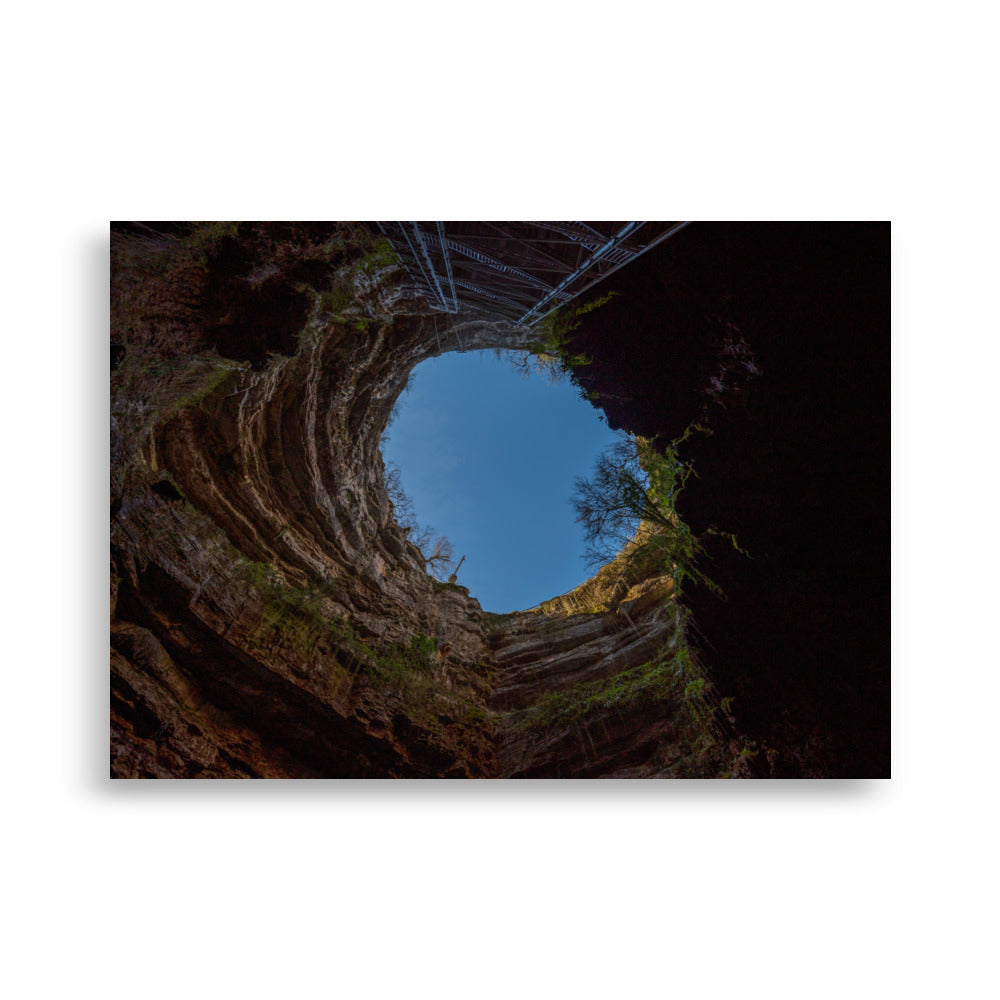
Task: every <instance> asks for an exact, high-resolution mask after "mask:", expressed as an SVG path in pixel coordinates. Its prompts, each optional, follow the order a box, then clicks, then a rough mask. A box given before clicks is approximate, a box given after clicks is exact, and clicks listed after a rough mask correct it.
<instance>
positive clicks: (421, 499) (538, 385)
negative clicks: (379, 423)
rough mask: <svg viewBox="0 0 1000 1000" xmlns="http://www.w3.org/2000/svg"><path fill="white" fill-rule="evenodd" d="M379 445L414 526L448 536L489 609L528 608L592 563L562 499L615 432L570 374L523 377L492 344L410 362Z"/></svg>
mask: <svg viewBox="0 0 1000 1000" xmlns="http://www.w3.org/2000/svg"><path fill="white" fill-rule="evenodd" d="M396 408H397V411H398V412H397V415H396V419H395V421H394V423H393V424H392V426H391V427H390V428H389V431H388V435H387V437H388V440H387V441H386V443H385V444H384V446H383V455H384V457H385V459H386V460H387V461H389V462H394V463H395V464H396V465H398V466H399V467H400V469H401V472H402V480H403V486H404V488H405V490H406V492H407V493H408V494H409V496H410V497H411V498H412V500H413V503H414V507H415V509H416V516H417V520H418V521H419V522H420V524H422V525H423V524H429V525H430V526H431V527H433V528H434V530H435V531H436V532H437V533H438V534H443V535H447V537H448V538H449V539H451V542H452V544H453V545H454V548H455V559H456V560H457V559H459V558H461V556H463V555H464V556H465V557H466V559H465V562H464V563H463V565H462V567H461V569H460V570H459V572H458V582H459V583H461V584H464V585H465V586H466V587H468V588H469V590H470V591H471V593H472V596H473V597H476V598H478V599H479V601H480V603H481V604H482V606H483V608H484V609H486V610H487V611H495V612H501V613H502V612H507V611H515V610H522V609H525V608H529V607H533V606H534V605H535V604H538V603H539V602H540V601H544V600H546V599H547V598H549V597H555V596H556V595H558V594H562V593H564V592H565V591H567V590H570V589H572V588H573V587H575V586H576V585H577V584H579V583H582V582H583V581H584V580H585V579H587V577H588V576H589V575H590V573H589V572H588V570H587V567H586V565H585V563H584V561H583V559H582V558H581V554H582V552H583V550H584V547H585V546H584V539H583V533H582V531H581V529H580V526H579V525H578V524H576V523H575V521H574V519H573V517H574V515H573V509H572V507H571V506H570V503H569V501H570V497H571V495H572V493H573V480H574V479H575V478H576V477H577V476H580V475H589V474H590V472H591V470H592V467H593V464H594V461H595V459H596V458H597V456H598V454H599V453H600V452H601V451H602V450H603V449H604V448H605V447H606V446H607V445H608V444H610V443H611V442H612V441H613V440H614V439H615V434H614V433H613V432H612V431H610V430H608V428H607V426H606V425H605V424H604V423H603V422H602V419H601V414H600V411H599V410H596V409H595V408H594V407H592V406H591V405H590V404H589V403H587V402H585V401H584V400H582V399H580V398H579V396H578V395H577V391H576V389H574V388H573V386H572V385H570V384H569V383H568V382H566V381H563V382H557V383H552V382H549V381H548V380H547V379H546V378H545V377H544V376H542V375H539V374H533V375H531V376H530V377H529V378H525V377H524V376H522V375H520V374H519V373H518V372H516V371H514V370H513V368H512V367H511V365H510V362H509V361H506V360H500V359H498V358H497V357H496V355H495V354H494V353H493V352H492V351H471V352H469V353H468V354H459V353H449V354H445V355H442V356H441V357H439V358H432V359H430V360H428V361H425V362H423V363H422V364H420V365H418V366H417V368H416V369H415V371H414V373H413V379H412V385H411V389H410V391H409V392H406V393H404V394H403V395H402V396H401V397H400V400H399V402H398V403H397V407H396Z"/></svg>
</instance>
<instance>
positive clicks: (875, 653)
mask: <svg viewBox="0 0 1000 1000" xmlns="http://www.w3.org/2000/svg"><path fill="white" fill-rule="evenodd" d="M889 278H890V233H889V226H888V224H885V223H698V224H696V225H691V226H688V227H687V228H686V229H685V230H684V231H683V232H681V233H679V234H678V235H677V236H676V237H674V238H673V239H671V240H669V241H668V242H667V243H665V244H663V246H662V247H660V248H657V249H656V250H654V251H652V252H651V253H650V254H648V255H647V256H646V257H644V258H642V259H640V260H639V261H637V262H636V263H635V264H634V265H632V266H631V267H629V268H626V269H623V270H622V271H621V272H619V273H618V274H616V275H615V276H613V277H612V278H610V279H609V280H608V281H607V282H606V283H605V284H604V285H602V290H603V291H614V292H616V293H617V298H615V299H613V300H612V301H611V302H610V303H609V304H608V305H607V306H606V307H605V308H604V309H602V310H600V311H598V312H596V313H594V314H592V315H589V316H587V317H585V319H584V321H583V322H582V323H581V325H580V328H579V329H578V330H577V331H576V334H575V340H574V342H573V344H572V349H573V350H575V351H580V352H586V353H587V354H589V355H591V356H592V358H593V363H592V364H591V365H589V366H587V367H586V368H585V369H581V371H580V372H579V373H578V375H577V378H578V380H579V381H580V383H581V385H583V386H584V387H585V388H586V389H587V390H588V391H590V392H593V393H596V394H597V395H598V396H599V400H598V403H597V404H596V405H600V406H601V407H602V408H603V409H604V410H605V412H606V413H607V414H608V417H609V423H610V424H611V425H612V426H624V427H628V428H629V429H631V430H633V431H635V432H637V433H640V434H643V435H647V436H649V437H652V438H656V439H658V440H659V441H660V442H665V441H670V440H672V439H674V438H676V437H677V436H678V435H679V434H681V433H682V432H683V431H684V429H685V428H686V427H687V426H688V425H689V424H690V423H692V422H694V421H697V422H700V423H702V424H704V425H705V426H707V427H708V428H709V429H710V430H711V435H710V436H706V435H693V436H692V437H691V439H690V441H689V442H688V443H687V445H686V446H685V448H684V450H683V457H684V458H685V459H686V460H687V461H689V462H690V463H691V465H692V467H693V468H694V470H695V472H696V476H695V477H693V478H692V479H691V480H690V481H689V484H688V487H687V489H686V490H685V492H684V493H683V494H682V496H681V498H680V501H679V504H678V508H679V510H680V512H681V514H682V515H683V517H684V518H685V520H686V521H688V523H690V524H691V525H692V526H693V527H694V528H695V530H697V531H699V532H704V531H705V530H706V529H707V528H709V527H711V526H715V527H718V528H720V529H722V530H724V531H730V532H734V533H735V534H736V535H737V538H738V540H739V542H740V545H741V547H742V548H745V549H746V550H747V551H748V552H749V555H750V558H745V557H743V556H741V555H739V554H738V553H736V552H735V551H734V550H733V549H732V548H731V547H730V546H728V545H726V544H725V543H724V542H719V541H714V542H713V541H712V540H709V541H708V543H707V544H708V546H709V555H710V557H711V558H710V560H709V561H708V562H707V563H706V571H707V572H708V573H709V574H710V575H711V576H712V577H713V578H714V579H715V580H716V582H718V584H719V585H720V587H721V589H722V590H723V591H724V594H725V599H724V600H719V599H718V598H716V597H715V596H714V595H712V594H710V593H708V592H706V591H705V590H703V589H698V588H694V589H692V590H691V591H690V592H689V593H688V594H686V595H685V604H686V605H687V606H688V607H689V608H690V610H691V612H692V618H693V621H694V623H695V625H696V629H697V633H698V644H699V647H700V650H701V653H702V656H703V657H704V659H705V660H706V662H707V663H708V664H709V666H710V668H711V671H712V673H713V676H714V678H715V681H716V684H717V685H718V688H719V690H720V691H722V692H723V693H724V694H725V695H726V696H732V697H733V698H734V699H735V707H734V711H735V713H736V715H737V718H738V720H739V723H740V727H741V729H742V730H743V732H744V733H745V734H747V735H748V736H750V737H752V741H753V743H754V745H755V746H756V748H757V750H758V753H757V756H756V759H755V765H754V766H755V767H757V768H759V773H761V774H774V775H775V776H782V777H798V776H804V777H808V776H821V775H829V774H836V775H838V776H845V777H846V776H855V777H875V776H878V777H885V776H888V774H889V771H890V741H889V736H890V733H889V717H890V697H889V682H890V642H889V635H890V551H889V538H890V530H889V529H890V523H889V521H890V503H889V500H890V467H889V457H890V412H889V405H890V365H889V360H890V283H889ZM734 340H737V341H738V340H743V341H745V342H746V344H747V345H748V348H749V350H750V351H751V352H752V358H753V364H754V367H755V368H756V370H757V373H756V374H755V375H754V376H753V377H752V378H749V379H746V380H744V381H743V382H742V383H740V384H736V383H735V382H734V381H733V379H732V378H731V377H730V376H729V375H727V374H726V373H725V372H723V371H722V370H721V367H720V366H722V362H723V361H724V360H725V359H724V351H723V350H722V348H723V347H724V345H725V343H726V342H727V341H728V342H730V343H732V342H733V341H734ZM722 367H724V366H722ZM713 378H716V379H717V384H718V381H720V380H721V381H722V382H727V381H728V383H729V384H728V385H727V386H726V387H725V389H724V391H722V392H721V393H717V392H715V393H713V392H712V391H710V390H711V387H712V379H713ZM768 758H770V761H771V764H770V765H769V764H767V763H766V762H767V760H768Z"/></svg>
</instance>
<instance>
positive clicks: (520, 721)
mask: <svg viewBox="0 0 1000 1000" xmlns="http://www.w3.org/2000/svg"><path fill="white" fill-rule="evenodd" d="M710 696H711V686H710V685H709V684H708V682H707V680H706V677H705V674H704V672H703V670H702V668H701V667H700V665H699V664H698V663H697V661H696V660H695V658H694V656H693V654H692V653H691V651H690V649H689V648H688V647H687V645H686V644H684V643H683V642H682V643H680V644H677V643H666V644H665V645H664V646H663V647H662V648H661V649H660V651H659V652H658V653H657V654H656V656H654V657H653V659H651V660H649V661H647V662H646V663H643V664H641V665H639V666H637V667H630V668H629V669H627V670H623V671H621V672H620V673H617V674H614V675H612V676H610V677H603V678H600V679H598V680H594V681H586V682H584V683H582V684H577V685H575V686H574V687H572V688H567V689H565V690H562V691H554V692H552V693H550V694H547V695H544V696H543V697H542V698H540V699H539V700H538V701H536V702H535V703H534V704H532V705H530V706H528V707H527V708H524V709H520V710H518V711H516V712H513V713H511V716H510V719H511V722H512V723H513V724H514V726H515V727H518V728H528V729H559V728H565V727H570V726H575V725H580V724H587V723H589V722H592V721H596V720H597V719H600V718H603V717H605V716H608V715H619V716H620V715H623V714H624V713H625V712H626V711H628V710H630V709H634V708H636V707H637V706H642V707H643V708H645V707H652V706H660V707H662V706H672V707H675V708H676V707H677V706H678V705H683V706H684V707H685V709H686V711H687V714H688V717H689V721H690V722H691V723H693V724H694V725H696V726H697V727H698V728H699V729H701V730H703V731H705V732H711V733H714V732H715V730H716V729H717V725H718V723H717V720H716V718H715V713H716V706H714V705H713V704H712V702H711V701H710Z"/></svg>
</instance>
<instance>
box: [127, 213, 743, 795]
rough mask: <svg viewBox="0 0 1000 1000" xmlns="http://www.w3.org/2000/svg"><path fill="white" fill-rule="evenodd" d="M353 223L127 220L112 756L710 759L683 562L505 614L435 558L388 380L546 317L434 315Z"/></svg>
mask: <svg viewBox="0 0 1000 1000" xmlns="http://www.w3.org/2000/svg"><path fill="white" fill-rule="evenodd" d="M350 232H357V230H353V231H350ZM361 242H362V246H361V249H360V250H359V249H358V248H357V247H354V246H353V245H352V244H351V241H350V239H348V238H345V236H344V231H343V230H341V229H337V228H331V229H329V230H326V229H323V228H322V227H316V228H303V229H302V230H295V229H290V228H289V227H287V226H286V227H280V226H270V227H268V226H265V225H263V224H257V225H254V226H245V227H240V228H239V229H238V230H236V229H233V230H225V231H222V232H220V231H218V230H211V231H209V232H208V235H206V233H205V231H204V230H197V229H196V230H194V231H193V232H191V233H189V232H186V231H180V232H165V231H157V230H149V231H146V230H141V231H136V230H131V229H125V230H121V231H118V232H115V233H113V243H112V261H113V269H112V270H113V278H112V340H113V349H112V364H113V371H112V496H111V501H112V503H111V513H112V520H111V595H112V600H111V773H112V775H114V776H117V777H501V776H674V775H710V774H715V773H716V772H717V771H718V770H719V769H720V767H721V766H722V763H723V759H724V757H725V747H724V741H723V740H722V738H721V730H720V728H719V724H718V719H719V713H718V712H716V711H715V709H714V707H713V705H712V701H711V698H712V695H711V687H710V685H709V684H708V683H707V679H706V678H704V675H703V672H702V671H701V669H700V667H699V665H698V663H697V662H696V661H695V660H694V659H693V658H692V657H691V656H690V654H689V653H688V651H687V647H686V644H685V643H684V641H683V635H684V620H683V613H682V611H681V610H680V609H679V608H678V607H677V606H676V605H675V603H674V601H673V597H672V594H671V593H670V591H669V586H665V585H664V584H663V583H662V582H657V581H655V580H654V581H652V582H645V581H642V580H628V581H626V582H625V583H624V584H623V586H621V587H619V588H617V591H616V594H617V596H616V597H614V598H613V599H611V600H608V601H606V602H605V604H604V606H602V607H600V608H598V609H596V610H590V611H589V612H588V613H584V614H580V613H574V610H575V609H574V608H573V606H572V602H569V603H568V604H566V605H565V606H564V607H563V608H562V609H561V610H560V609H551V608H550V609H548V612H547V613H546V612H545V611H542V610H537V611H534V612H524V613H519V614H517V615H514V616H496V615H491V614H488V613H485V612H483V610H482V609H481V608H480V606H479V604H478V602H477V601H476V600H475V599H474V598H472V597H470V596H469V595H468V593H467V592H466V591H465V589H464V588H462V587H458V586H455V585H448V584H442V583H440V582H438V581H437V580H435V579H434V578H433V577H431V576H430V575H429V574H428V573H427V572H426V568H425V563H424V559H423V556H422V555H421V553H420V551H419V549H417V548H416V546H414V545H413V544H412V543H411V542H410V541H409V540H408V538H407V534H406V532H405V531H404V530H403V529H402V528H400V526H399V525H398V524H397V523H396V521H395V519H394V516H393V508H392V504H391V502H390V501H389V499H388V496H387V494H386V490H385V483H384V468H383V464H382V458H381V455H380V452H379V440H380V437H381V434H382V432H383V430H384V429H385V425H386V422H387V420H388V418H389V415H390V412H391V410H392V407H393V404H394V403H395V401H396V399H397V397H398V395H399V393H400V392H401V390H402V389H403V387H404V385H405V383H406V380H407V377H408V375H409V373H410V372H411V371H412V369H413V368H414V366H415V365H417V364H418V363H419V362H420V361H422V360H424V359H425V358H428V357H431V356H433V355H435V354H437V353H439V352H442V351H448V350H480V349H488V348H496V347H500V348H519V347H525V346H526V345H528V343H529V342H530V341H531V339H532V337H533V334H532V332H531V331H529V330H527V329H525V328H522V327H517V326H515V325H513V324H511V323H508V322H495V321H491V320H490V319H489V318H484V317H482V316H474V315H459V316H457V317H450V318H448V319H445V318H443V317H440V316H434V315H432V314H430V313H429V312H428V311H427V310H426V308H425V307H424V306H423V305H422V304H421V303H420V302H419V301H416V300H414V299H412V298H410V297H408V296H407V295H405V294H404V293H403V292H401V291H400V288H399V282H398V278H399V274H398V272H397V271H396V270H395V268H394V267H393V266H392V264H391V261H388V260H386V259H385V257H384V255H381V254H380V252H379V251H378V249H377V248H376V250H375V251H371V249H370V248H367V249H368V253H367V255H363V254H362V253H361V251H362V250H365V249H366V247H365V246H364V245H363V241H361ZM345 247H346V249H345ZM227 296H228V299H227ZM230 300H231V301H230ZM255 304H256V305H259V306H260V309H259V310H258V309H256V308H255ZM262 314H263V315H265V316H267V317H269V322H270V324H271V327H270V328H269V329H272V330H273V331H274V336H273V337H271V335H270V334H269V332H268V329H267V328H263V327H262V324H261V320H260V315H262ZM293 327H297V329H296V330H295V332H294V335H292V334H291V333H290V331H291V330H292V328H293ZM241 329H242V330H244V332H245V338H244V340H243V341H241V337H240V332H241ZM241 343H245V344H249V345H250V347H251V348H252V350H250V349H248V350H246V351H243V352H241V350H240V344H241ZM637 588H638V589H637Z"/></svg>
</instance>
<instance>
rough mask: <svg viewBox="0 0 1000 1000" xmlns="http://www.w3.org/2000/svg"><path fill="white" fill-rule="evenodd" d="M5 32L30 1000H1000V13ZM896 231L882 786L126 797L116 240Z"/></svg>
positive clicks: (461, 9) (828, 11) (633, 6)
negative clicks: (111, 728)
mask: <svg viewBox="0 0 1000 1000" xmlns="http://www.w3.org/2000/svg"><path fill="white" fill-rule="evenodd" d="M359 8H360V5H353V6H352V7H351V8H350V9H347V8H344V7H342V6H341V5H337V4H334V3H327V4H324V5H315V6H314V5H311V4H305V3H298V2H287V3H283V4H260V3H245V4H240V5H236V4H233V5H228V4H218V3H209V2H204V0H202V2H199V3H190V2H183V0H182V2H174V3H172V4H169V5H143V4H137V3H135V2H134V0H132V2H129V3H100V2H97V3H90V4H72V5H71V4H60V3H52V4H48V5H40V4H36V5H33V6H31V7H30V8H29V6H28V5H25V4H22V5H19V6H18V7H16V8H14V9H13V12H8V13H7V14H6V18H5V26H4V33H3V39H2V41H0V47H2V56H3V58H2V59H0V73H2V74H3V84H4V87H3V94H4V105H5V112H4V132H5V150H6V151H5V153H4V156H3V160H2V161H0V162H2V164H3V171H4V174H5V183H4V188H3V190H4V223H5V225H4V230H3V240H2V246H3V255H4V264H5V266H4V269H3V273H4V276H5V278H6V280H5V282H4V287H5V296H6V298H7V302H8V303H12V305H13V312H12V315H11V316H10V319H9V321H8V323H7V325H6V330H5V354H4V359H3V360H4V362H5V363H4V365H3V369H2V370H3V373H4V383H5V392H4V393H3V394H2V402H3V418H4V420H3V427H4V445H5V458H6V462H5V465H6V470H5V471H6V476H5V484H6V485H5V487H4V494H3V500H4V515H5V516H4V528H5V531H4V537H5V540H6V543H7V548H8V551H9V553H10V556H9V558H8V560H7V565H6V572H5V574H4V576H3V580H4V601H3V608H4V611H5V615H4V621H5V625H6V628H5V639H6V642H5V644H4V652H5V655H4V656H3V674H2V676H3V679H4V684H3V688H2V693H3V726H2V738H3V744H2V747H3V763H4V765H5V770H6V781H5V785H6V790H5V794H4V804H5V806H6V808H5V819H4V821H3V825H2V831H3V833H2V836H3V839H4V844H3V859H4V873H3V890H2V907H3V915H4V918H5V924H6V926H5V928H4V932H3V937H2V939H0V940H2V941H3V945H4V950H5V952H6V958H5V960H4V963H3V965H2V968H0V977H2V979H3V983H2V985H3V987H4V991H5V993H6V995H9V996H12V997H18V998H24V997H45V998H48V997H59V998H62V997H75V996H79V995H81V994H87V995H90V994H98V995H101V996H104V997H107V998H119V997H121V998H126V997H144V998H160V997H170V998H174V997H185V998H201V997H227V998H228V997H241V998H242V997H296V998H297V997H302V996H307V995H309V996H312V995H324V996H325V995H329V996H347V997H364V998H368V997H394V996H403V997H406V998H416V997H435V998H438V997H463V998H464V997H475V998H479V997H505V998H506V997H522V996H523V997H553V998H561V997H573V998H576V997H581V996H586V997H589V996H620V997H636V996H661V995H662V996H676V997H684V998H687V997H727V998H728V997H734V996H739V997H750V998H756V997H767V998H784V997H789V998H800V997H807V998H811V1000H812V998H826V997H831V998H832V997H836V998H842V997H886V996H903V997H909V996H913V995H928V996H957V997H963V998H965V997H980V996H986V995H994V994H993V992H992V991H993V990H995V985H996V984H995V975H994V974H993V972H992V969H991V967H990V965H989V963H988V960H987V959H988V954H989V952H990V951H991V950H994V949H995V944H996V929H997V928H996V917H995V912H996V911H995V894H996V890H997V865H996V860H995V844H996V839H997V828H996V822H995V819H994V795H995V790H996V772H997V749H996V746H997V741H996V739H995V737H994V732H995V730H996V721H995V717H996V713H997V707H998V699H997V694H998V692H997V682H996V676H997V666H998V657H997V650H996V642H995V639H994V635H995V633H994V628H993V626H994V623H995V621H996V618H997V586H996V577H995V574H994V567H995V565H996V563H997V555H998V553H997V543H996V508H997V504H996V494H995V489H996V477H995V475H994V467H995V455H996V452H997V446H996V444H995V442H994V441H993V440H992V439H993V436H994V434H993V432H994V430H995V428H996V426H997V423H998V422H997V419H996V413H995V409H994V404H995V400H996V398H997V395H998V393H997V389H996V384H995V383H996V380H997V371H998V370H997V357H996V343H997V336H998V324H997V305H996V288H997V273H998V267H997V265H998V261H997V252H996V245H995V233H996V228H997V221H998V220H997V197H996V177H997V176H998V175H1000V170H998V164H997V157H996V153H995V148H994V143H995V138H996V115H995V105H994V103H993V101H992V99H991V98H992V97H993V95H995V93H996V92H997V89H998V88H997V79H996V77H997V71H996V60H995V52H994V41H995V37H996V35H995V32H994V31H993V30H992V25H991V24H990V23H989V21H988V20H987V19H986V17H985V16H984V13H983V12H984V11H985V10H986V5H981V4H976V3H968V2H955V3H952V4H950V5H948V7H947V13H946V14H944V13H941V12H940V8H939V7H938V6H937V5H926V4H921V3H911V4H906V5H903V4H892V3H877V2H872V0H867V2H864V3H855V2H847V3H839V4H837V5H836V6H829V7H825V6H820V5H816V4H803V3H801V2H797V3H766V2H765V3H753V4H748V3H700V4H684V5H683V6H681V8H680V10H675V9H673V7H672V6H671V5H667V4H653V3H648V2H642V3H637V2H632V0H624V2H619V3H615V4H596V3H588V2H583V3H575V4H569V3H545V2H541V0H534V2H531V3H527V2H523V0H514V2H508V3H505V4H503V5H489V6H486V5H473V4H469V3H465V4H461V3H440V2H439V3H434V2H426V3H422V4H416V3H411V4H403V3H398V2H382V3H379V4H373V5H370V6H368V7H366V8H365V11H364V12H361V11H360V9H359ZM541 216H544V217H549V218H557V217H568V218H611V217H613V218H652V219H675V218H684V219H688V218H690V219H891V220H892V222H893V230H892V232H893V451H892V468H893V543H894V544H893V549H894V559H893V588H894V613H893V695H894V697H893V751H894V752H893V778H892V780H891V781H878V782H826V783H807V782H799V783H795V782H775V783H767V782H760V783H751V782H745V783H739V782H735V783H724V782H719V783H688V784H681V783H678V784H669V783H658V782H637V783H634V784H622V783H605V784H598V783H579V784H569V783H563V784H558V783H547V782H546V783H537V784H514V783H509V784H503V783H493V784H489V783H479V784H476V783H466V784H460V783H456V784H454V785H445V784H443V783H431V782H425V783H404V782H399V783H392V782H385V783H374V782H373V783H354V784H351V783H341V782H316V783H293V782H285V783H274V784H268V783H263V782H258V783H252V782H247V783H235V782H233V783H223V782H215V783H212V782H205V783H198V782H188V783H184V782H133V783H128V782H118V783H116V784H114V785H112V784H111V783H110V782H109V781H108V780H107V778H106V777H105V775H106V766H107V692H108V686H107V655H108V654H107V633H106V615H107V565H108V564H107V519H106V518H107V507H106V503H107V489H108V485H107V484H108V475H107V473H108V450H107V399H108V369H107V357H108V355H107V322H108V316H107V281H108V264H107V248H108V230H107V223H108V220H109V219H123V218H147V219H148V218H153V219H156V218H169V219H193V218H219V219H224V218H234V219H252V218H269V219H270V218H329V219H339V218H444V219H448V218H460V217H464V218H508V217H511V218H532V217H541Z"/></svg>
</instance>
